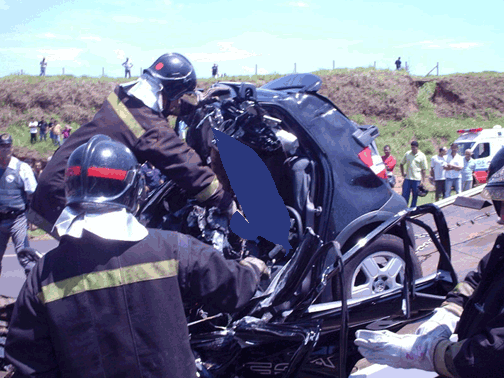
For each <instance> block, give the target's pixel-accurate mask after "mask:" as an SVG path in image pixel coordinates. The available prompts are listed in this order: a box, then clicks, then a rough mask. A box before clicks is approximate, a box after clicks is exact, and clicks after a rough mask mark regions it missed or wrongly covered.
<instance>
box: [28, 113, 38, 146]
mask: <svg viewBox="0 0 504 378" xmlns="http://www.w3.org/2000/svg"><path fill="white" fill-rule="evenodd" d="M28 127H29V128H30V143H31V144H35V143H37V132H38V122H37V121H35V118H33V117H31V118H30V123H28Z"/></svg>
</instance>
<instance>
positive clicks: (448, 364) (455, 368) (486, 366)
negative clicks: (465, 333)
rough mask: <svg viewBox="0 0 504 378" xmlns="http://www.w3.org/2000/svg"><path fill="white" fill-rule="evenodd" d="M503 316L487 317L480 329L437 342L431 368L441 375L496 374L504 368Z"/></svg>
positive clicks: (477, 375) (472, 375)
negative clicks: (481, 330) (482, 328)
mask: <svg viewBox="0 0 504 378" xmlns="http://www.w3.org/2000/svg"><path fill="white" fill-rule="evenodd" d="M503 341H504V315H503V314H502V313H501V314H500V315H498V316H497V317H495V318H494V319H491V320H490V321H489V323H488V326H487V327H486V329H485V331H484V332H481V333H478V334H475V335H473V336H472V337H470V338H467V339H463V340H460V341H458V342H452V341H449V340H442V341H440V342H439V343H438V344H437V345H436V348H435V350H434V367H435V370H436V372H437V373H439V374H440V375H442V376H443V377H454V378H469V377H471V378H472V377H490V376H491V377H498V376H501V375H502V371H504V349H503V348H502V347H501V345H502V342H503Z"/></svg>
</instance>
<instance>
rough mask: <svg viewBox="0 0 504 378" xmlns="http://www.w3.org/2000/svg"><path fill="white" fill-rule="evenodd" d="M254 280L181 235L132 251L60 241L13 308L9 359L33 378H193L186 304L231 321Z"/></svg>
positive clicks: (101, 242) (252, 272)
mask: <svg viewBox="0 0 504 378" xmlns="http://www.w3.org/2000/svg"><path fill="white" fill-rule="evenodd" d="M259 277H260V272H259V271H257V270H256V269H255V268H254V267H252V266H248V265H247V266H245V265H242V264H240V263H238V262H236V261H232V260H226V259H224V257H222V255H221V254H220V253H219V252H218V251H216V250H214V249H213V248H212V247H210V246H208V245H206V244H203V243H201V242H200V241H198V240H196V239H194V238H192V237H190V236H187V235H183V234H179V233H176V232H171V231H162V230H153V229H149V234H148V236H147V237H146V238H144V239H143V240H141V241H139V242H123V241H113V240H106V239H102V238H100V237H98V236H96V235H94V234H92V233H90V232H88V231H85V230H84V233H83V235H82V238H79V239H77V238H73V237H70V236H63V238H62V239H61V243H60V245H59V246H58V247H57V248H56V249H54V250H52V251H50V252H49V253H47V254H46V255H45V256H44V257H43V258H42V259H41V260H40V261H39V263H38V264H37V265H36V267H35V268H34V270H33V271H32V273H31V274H30V276H29V277H28V279H27V281H26V283H25V285H24V286H23V288H22V289H21V292H20V294H19V297H18V299H17V302H16V305H15V308H14V312H13V315H12V319H11V323H10V326H9V333H8V336H7V341H6V347H5V352H6V357H7V359H8V360H9V361H10V362H11V363H12V364H13V365H15V366H16V367H17V369H18V371H20V372H21V373H22V374H25V375H31V376H36V377H68V378H78V377H86V378H88V377H117V378H125V377H126V378H127V377H132V378H133V377H135V378H136V377H144V378H148V377H156V378H158V377H174V378H178V377H180V378H182V377H183V378H188V377H195V376H196V368H195V361H194V357H193V355H192V352H191V348H190V345H189V335H188V329H187V323H186V318H185V314H184V305H183V301H184V303H192V304H194V303H201V304H206V305H207V308H211V309H214V310H215V311H225V312H233V311H236V309H238V308H239V307H241V306H243V305H244V304H245V303H247V302H248V301H249V300H250V298H251V297H252V296H253V295H254V293H255V290H256V288H257V284H258V282H259Z"/></svg>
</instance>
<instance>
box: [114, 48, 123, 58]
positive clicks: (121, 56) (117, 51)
mask: <svg viewBox="0 0 504 378" xmlns="http://www.w3.org/2000/svg"><path fill="white" fill-rule="evenodd" d="M114 52H115V54H116V56H117V59H119V60H125V59H126V54H125V52H124V50H114Z"/></svg>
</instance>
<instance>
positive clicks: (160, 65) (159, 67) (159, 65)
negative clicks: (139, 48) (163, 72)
mask: <svg viewBox="0 0 504 378" xmlns="http://www.w3.org/2000/svg"><path fill="white" fill-rule="evenodd" d="M163 67H164V64H163V63H162V62H159V63H158V64H156V67H155V68H156V70H158V71H159V70H160V69H161V68H163Z"/></svg>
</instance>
